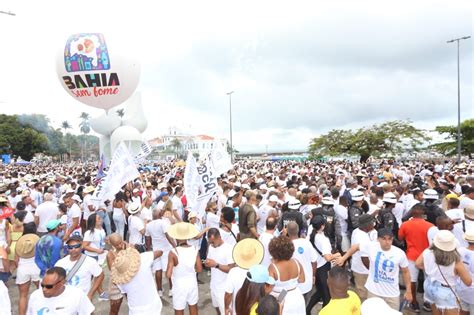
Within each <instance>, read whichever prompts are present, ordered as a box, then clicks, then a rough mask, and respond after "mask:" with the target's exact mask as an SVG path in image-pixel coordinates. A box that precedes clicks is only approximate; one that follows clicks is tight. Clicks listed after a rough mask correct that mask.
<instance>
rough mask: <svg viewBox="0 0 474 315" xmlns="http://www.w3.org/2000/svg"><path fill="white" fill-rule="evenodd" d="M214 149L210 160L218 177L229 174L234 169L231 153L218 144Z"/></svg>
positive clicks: (216, 143)
mask: <svg viewBox="0 0 474 315" xmlns="http://www.w3.org/2000/svg"><path fill="white" fill-rule="evenodd" d="M213 147H214V149H213V150H212V151H211V154H210V158H211V164H212V168H213V170H214V173H215V175H216V176H220V175H222V174H224V173H227V172H228V171H229V170H230V169H231V168H232V161H231V159H230V155H229V153H227V151H226V150H225V149H224V147H223V146H222V145H220V143H218V142H214V146H213Z"/></svg>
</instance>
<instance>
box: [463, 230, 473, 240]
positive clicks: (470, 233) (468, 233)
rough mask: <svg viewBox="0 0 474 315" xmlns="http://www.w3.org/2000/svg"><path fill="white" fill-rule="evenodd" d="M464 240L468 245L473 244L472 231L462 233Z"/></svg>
mask: <svg viewBox="0 0 474 315" xmlns="http://www.w3.org/2000/svg"><path fill="white" fill-rule="evenodd" d="M464 239H465V240H466V241H467V242H469V243H474V230H469V231H466V232H465V233H464Z"/></svg>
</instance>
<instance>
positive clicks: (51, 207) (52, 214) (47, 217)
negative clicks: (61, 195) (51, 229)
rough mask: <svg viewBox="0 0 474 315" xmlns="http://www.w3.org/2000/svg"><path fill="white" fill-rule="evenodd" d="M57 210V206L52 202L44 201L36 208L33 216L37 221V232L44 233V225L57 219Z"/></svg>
mask: <svg viewBox="0 0 474 315" xmlns="http://www.w3.org/2000/svg"><path fill="white" fill-rule="evenodd" d="M58 215H59V209H58V204H57V203H55V202H52V201H45V202H43V203H42V204H40V205H39V206H38V208H36V211H35V216H37V217H38V219H39V225H38V232H41V233H46V232H48V230H47V229H46V224H48V222H49V221H51V220H55V219H57V218H58Z"/></svg>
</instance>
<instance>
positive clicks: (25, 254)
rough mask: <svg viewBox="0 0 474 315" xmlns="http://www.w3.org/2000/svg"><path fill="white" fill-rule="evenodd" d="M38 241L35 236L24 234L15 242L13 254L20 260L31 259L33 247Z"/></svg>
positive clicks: (33, 251) (33, 252)
mask: <svg viewBox="0 0 474 315" xmlns="http://www.w3.org/2000/svg"><path fill="white" fill-rule="evenodd" d="M38 240H39V236H38V235H36V234H26V235H23V236H22V237H20V238H19V239H18V241H17V242H16V247H15V253H16V254H17V255H18V257H20V258H31V257H33V256H34V255H35V246H36V243H37V242H38Z"/></svg>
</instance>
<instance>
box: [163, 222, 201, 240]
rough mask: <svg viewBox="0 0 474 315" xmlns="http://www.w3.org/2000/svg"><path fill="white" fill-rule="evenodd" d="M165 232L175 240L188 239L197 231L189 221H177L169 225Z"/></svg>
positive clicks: (193, 236) (197, 232)
mask: <svg viewBox="0 0 474 315" xmlns="http://www.w3.org/2000/svg"><path fill="white" fill-rule="evenodd" d="M167 233H168V235H169V236H170V237H172V238H174V239H176V240H189V239H191V238H195V237H196V236H197V235H198V234H199V231H198V230H197V229H196V227H195V226H194V225H192V224H191V223H187V222H179V223H176V224H173V225H172V226H170V227H169V228H168V231H167Z"/></svg>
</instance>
